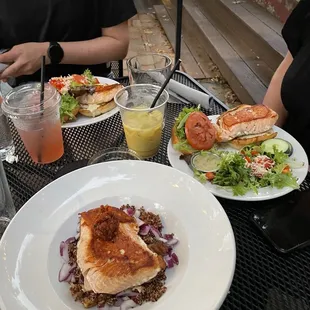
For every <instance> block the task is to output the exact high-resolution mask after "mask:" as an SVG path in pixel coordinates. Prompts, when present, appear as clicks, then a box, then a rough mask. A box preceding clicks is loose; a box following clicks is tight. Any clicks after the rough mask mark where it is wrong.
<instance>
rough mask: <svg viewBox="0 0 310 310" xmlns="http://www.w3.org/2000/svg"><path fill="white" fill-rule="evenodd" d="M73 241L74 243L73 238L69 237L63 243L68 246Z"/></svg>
mask: <svg viewBox="0 0 310 310" xmlns="http://www.w3.org/2000/svg"><path fill="white" fill-rule="evenodd" d="M74 241H75V237H70V238H68V239H67V240H66V241H65V243H66V244H69V243H73V242H74Z"/></svg>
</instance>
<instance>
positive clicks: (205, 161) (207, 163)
mask: <svg viewBox="0 0 310 310" xmlns="http://www.w3.org/2000/svg"><path fill="white" fill-rule="evenodd" d="M220 162H221V158H220V157H219V156H218V155H215V154H212V153H204V154H197V155H194V156H193V158H192V165H193V167H194V168H195V169H197V170H198V171H202V172H215V171H216V170H217V169H218V167H219V164H220Z"/></svg>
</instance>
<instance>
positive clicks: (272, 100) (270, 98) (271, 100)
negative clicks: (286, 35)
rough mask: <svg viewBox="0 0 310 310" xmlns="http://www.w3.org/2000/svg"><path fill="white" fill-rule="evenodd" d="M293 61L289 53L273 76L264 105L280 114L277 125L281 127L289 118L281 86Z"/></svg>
mask: <svg viewBox="0 0 310 310" xmlns="http://www.w3.org/2000/svg"><path fill="white" fill-rule="evenodd" d="M292 61H293V57H292V55H291V53H290V52H288V53H287V54H286V56H285V58H284V59H283V61H282V62H281V64H280V66H279V67H278V69H277V70H276V72H275V74H274V75H273V77H272V79H271V82H270V85H269V87H268V90H267V93H266V95H265V98H264V100H263V104H264V105H266V106H268V107H270V108H271V109H273V110H274V111H276V112H277V113H278V114H279V119H278V121H277V125H278V126H280V127H281V126H282V125H283V124H284V123H285V120H286V118H287V111H286V109H285V107H284V105H283V103H282V99H281V86H282V81H283V77H284V75H285V73H286V71H287V69H288V68H289V66H290V65H291V63H292Z"/></svg>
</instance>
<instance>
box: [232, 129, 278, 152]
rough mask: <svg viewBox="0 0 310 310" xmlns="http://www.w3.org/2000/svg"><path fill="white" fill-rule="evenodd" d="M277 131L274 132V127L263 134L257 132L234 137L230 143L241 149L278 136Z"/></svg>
mask: <svg viewBox="0 0 310 310" xmlns="http://www.w3.org/2000/svg"><path fill="white" fill-rule="evenodd" d="M277 134H278V133H277V132H274V131H273V130H272V129H271V130H269V131H266V132H263V133H261V134H255V135H247V136H242V137H238V138H236V139H233V140H231V141H229V142H228V145H229V146H231V147H233V148H235V149H237V150H240V149H242V148H243V147H245V146H246V145H250V144H256V143H260V142H263V141H266V140H269V139H273V138H275V137H276V136H277Z"/></svg>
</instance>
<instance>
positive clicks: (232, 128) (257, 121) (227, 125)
mask: <svg viewBox="0 0 310 310" xmlns="http://www.w3.org/2000/svg"><path fill="white" fill-rule="evenodd" d="M277 120H278V114H277V113H276V112H275V111H273V110H271V109H270V108H268V107H266V106H264V105H262V104H261V105H254V106H252V105H246V104H242V105H240V106H238V107H236V108H234V109H231V110H228V111H227V112H225V113H223V114H222V115H220V116H219V117H218V119H217V122H216V124H215V125H214V127H215V129H216V130H217V137H216V139H217V141H218V142H227V141H230V140H233V139H235V138H237V137H241V136H245V135H255V134H260V133H263V132H266V131H268V130H270V129H271V128H272V127H273V126H274V124H275V123H276V121H277Z"/></svg>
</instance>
